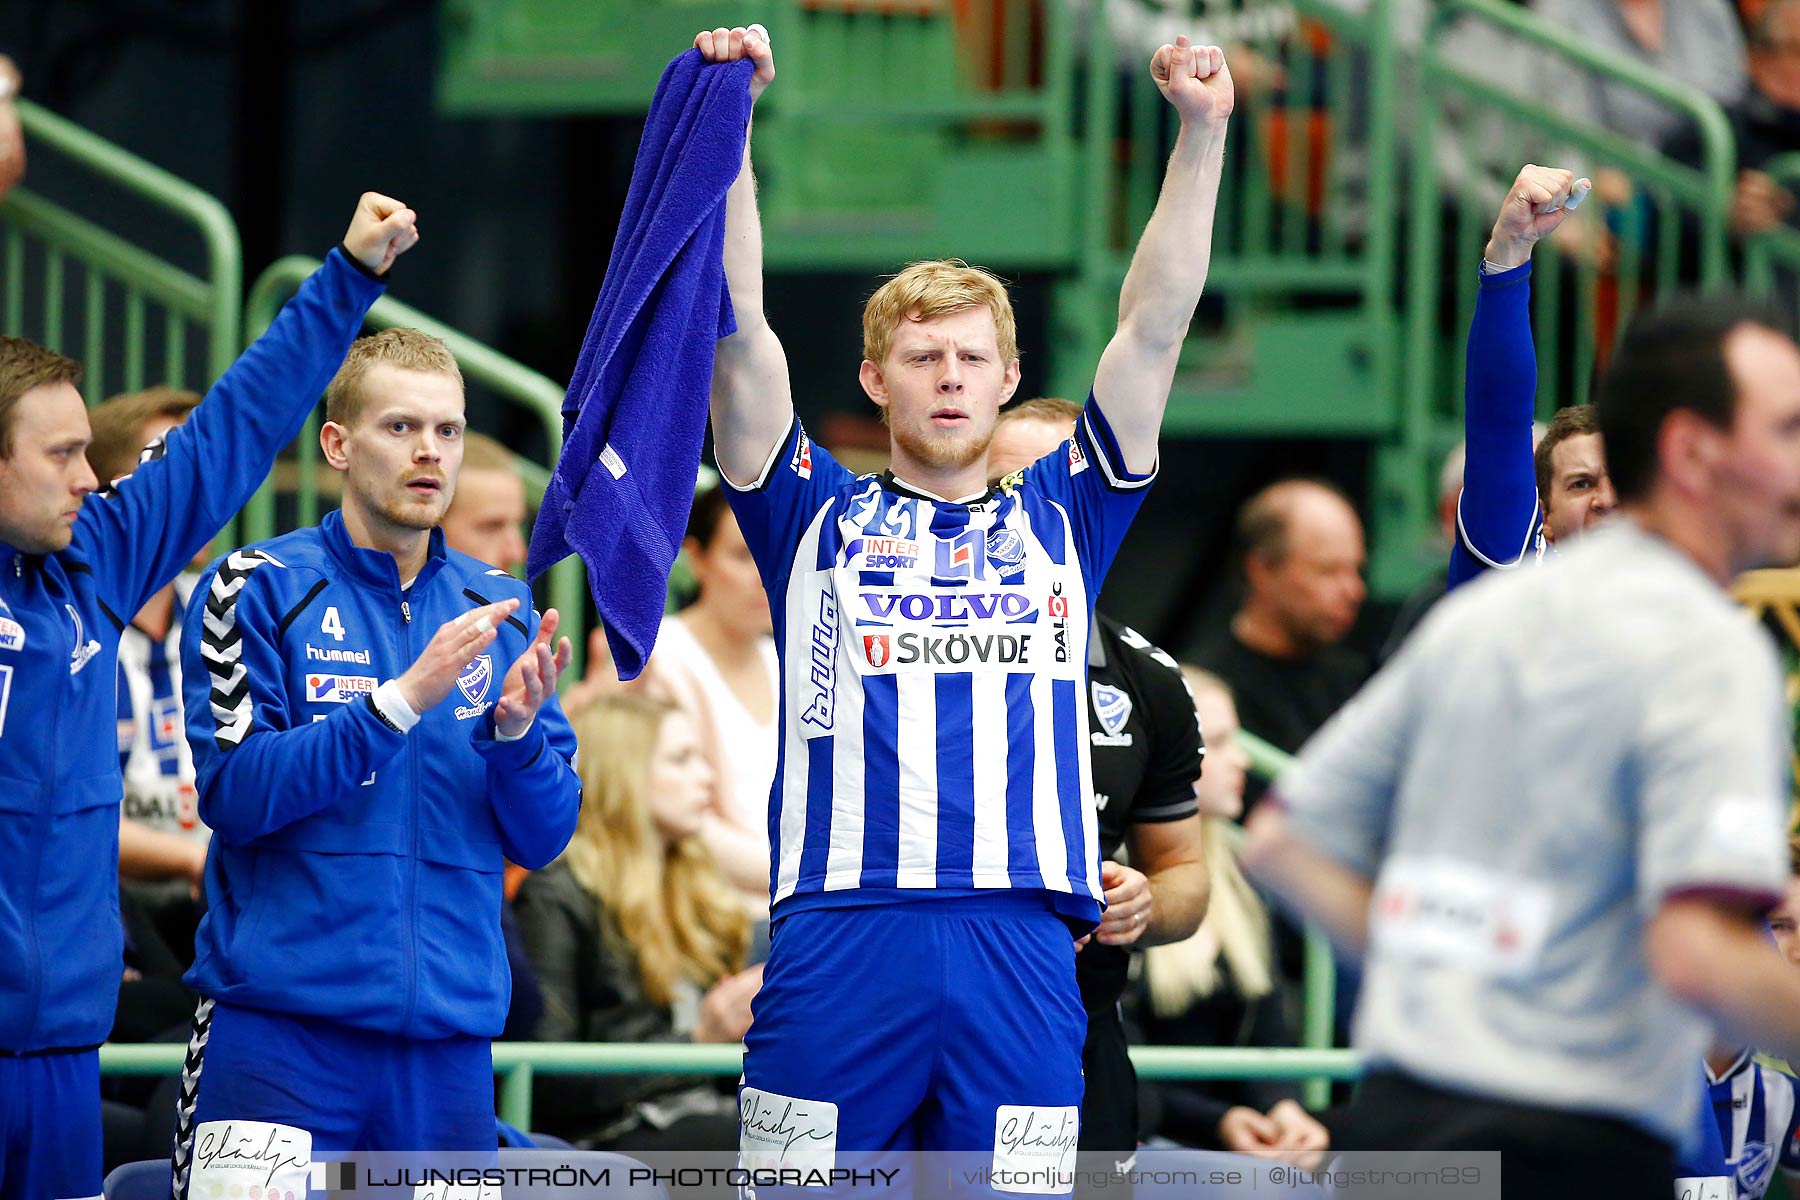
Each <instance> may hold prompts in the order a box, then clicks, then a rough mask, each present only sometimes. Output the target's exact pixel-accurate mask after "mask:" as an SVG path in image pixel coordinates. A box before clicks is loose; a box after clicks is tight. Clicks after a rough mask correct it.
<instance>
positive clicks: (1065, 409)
mask: <svg viewBox="0 0 1800 1200" xmlns="http://www.w3.org/2000/svg"><path fill="white" fill-rule="evenodd" d="M1079 420H1081V405H1079V404H1077V403H1075V402H1074V401H1073V400H1065V399H1063V398H1062V397H1061V396H1033V397H1032V398H1031V399H1029V400H1021V401H1019V402H1018V403H1017V404H1014V405H1011V406H1010V407H1007V408H1003V409H1001V410H1000V415H999V416H998V417H996V418H995V419H994V425H995V427H996V428H997V427H999V426H1001V425H1004V424H1006V423H1007V422H1008V421H1054V422H1056V423H1058V424H1060V423H1062V422H1063V421H1067V422H1069V423H1070V424H1071V425H1073V424H1074V423H1075V422H1077V421H1079Z"/></svg>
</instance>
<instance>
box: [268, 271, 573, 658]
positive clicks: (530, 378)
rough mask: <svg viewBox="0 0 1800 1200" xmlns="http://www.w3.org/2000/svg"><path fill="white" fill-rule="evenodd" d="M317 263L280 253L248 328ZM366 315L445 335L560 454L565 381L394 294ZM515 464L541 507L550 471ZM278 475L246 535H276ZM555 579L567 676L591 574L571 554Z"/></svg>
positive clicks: (304, 488) (473, 373)
mask: <svg viewBox="0 0 1800 1200" xmlns="http://www.w3.org/2000/svg"><path fill="white" fill-rule="evenodd" d="M318 266H319V261H318V260H317V259H313V258H305V257H302V256H298V255H296V256H291V257H288V258H284V259H281V260H280V261H278V262H276V263H275V264H273V265H272V266H270V267H269V269H268V270H266V271H264V272H263V273H262V275H261V276H260V277H258V279H257V281H256V283H255V285H254V286H253V287H252V288H251V289H250V298H249V301H248V303H247V304H246V305H245V316H244V325H245V332H246V334H247V335H248V336H249V337H251V338H255V337H257V336H259V335H260V334H261V333H262V331H263V330H265V329H267V328H268V327H269V324H270V322H272V321H273V320H274V319H275V314H276V313H277V312H279V311H280V309H281V305H282V304H283V303H284V302H285V301H286V300H287V298H288V297H290V296H292V295H293V294H294V293H295V292H296V291H297V290H298V289H299V287H300V284H301V282H302V281H303V280H305V278H306V277H307V276H308V275H310V274H312V273H313V271H315V270H317V269H318ZM365 323H366V324H367V325H369V326H371V327H373V328H375V329H388V328H392V327H394V326H406V327H409V328H412V329H418V330H422V331H424V332H425V333H429V334H431V335H432V336H433V337H436V338H440V339H442V340H443V342H444V344H445V345H446V346H448V347H449V348H450V352H451V353H452V354H454V355H455V356H456V361H457V364H458V365H459V366H460V367H461V368H462V372H463V377H464V379H465V380H466V381H468V382H471V383H474V384H477V385H479V386H481V387H483V388H485V389H486V390H487V391H488V392H490V393H491V394H493V395H494V396H496V397H498V398H499V399H500V400H502V401H504V402H506V403H508V404H511V405H515V406H517V407H520V408H523V409H524V410H525V411H526V412H528V413H529V414H530V415H531V417H532V418H533V419H534V420H535V421H536V422H537V423H538V424H539V426H540V427H541V428H542V429H543V431H544V438H545V442H546V445H547V446H548V447H549V451H548V452H549V457H550V459H551V460H552V461H554V460H555V458H556V455H557V453H558V452H559V451H560V450H561V449H562V403H563V395H564V391H565V389H564V387H563V385H561V384H559V383H557V382H556V381H555V380H552V379H550V378H548V377H547V376H544V375H540V374H539V373H538V372H536V371H533V370H531V369H530V368H529V367H527V366H525V365H524V364H522V363H519V362H516V361H515V360H513V359H510V358H508V357H506V356H505V355H504V354H501V353H499V352H498V351H496V350H494V349H493V348H492V347H490V346H487V345H485V344H483V343H481V342H478V341H476V340H475V339H474V338H472V337H470V336H468V335H467V334H465V333H462V332H460V331H458V330H456V329H452V328H451V327H450V326H448V325H445V324H444V323H443V322H441V321H438V320H436V319H434V318H432V317H429V316H427V315H426V314H424V313H422V312H420V311H419V310H418V309H415V308H412V307H409V306H408V305H405V304H402V303H401V302H400V301H398V300H395V299H394V298H393V297H391V296H383V297H382V298H381V299H379V300H377V301H376V302H375V304H374V306H373V307H372V308H370V310H369V314H368V317H367V318H366V319H365ZM320 420H321V414H320V413H319V412H314V413H313V415H312V416H311V417H310V418H309V419H308V420H307V423H306V427H305V429H304V430H302V431H301V434H300V436H299V438H298V439H297V440H296V441H295V443H294V447H293V453H292V459H291V462H292V465H293V468H294V470H293V475H292V481H293V488H292V490H293V493H294V498H295V511H294V526H295V527H296V528H297V527H302V526H307V525H312V524H314V523H316V522H317V521H318V519H319V510H320V497H319V490H320V489H319V483H320V479H321V478H322V476H323V474H324V471H325V470H326V469H325V468H322V467H321V463H320V455H319V423H320ZM515 465H516V466H517V467H518V470H519V474H520V476H521V477H522V478H523V479H524V480H525V492H526V498H527V500H528V501H529V503H530V505H531V506H532V509H533V511H534V512H535V510H536V506H537V504H538V503H539V502H541V501H542V500H543V496H544V486H545V484H546V483H548V482H549V479H550V471H549V469H548V468H547V467H545V466H544V465H543V464H541V463H536V462H533V461H531V460H530V459H528V458H525V457H524V456H522V455H520V456H516V458H515ZM281 474H282V465H281V464H277V467H276V476H280V475H281ZM276 476H272V477H271V478H270V479H269V480H268V481H266V482H265V483H264V484H263V486H262V487H261V488H260V489H259V490H258V491H257V493H256V495H255V496H254V497H252V498H251V500H250V503H249V504H248V505H246V506H245V508H244V526H245V530H246V536H245V538H244V540H245V541H256V540H258V539H261V538H266V537H273V536H274V535H275V533H276V532H277V529H276V525H277V519H276V518H277V510H276V493H277V491H278V490H279V489H278V485H277V483H276ZM548 580H549V582H548V589H549V602H550V604H551V605H552V606H553V607H555V608H556V609H558V610H560V612H561V615H562V629H563V631H564V632H565V633H567V635H568V637H569V640H570V641H571V642H572V643H573V646H574V651H575V661H574V662H573V663H572V664H571V666H570V669H569V671H568V673H567V674H565V676H564V678H565V679H566V680H567V679H579V678H580V677H581V670H582V664H583V663H584V661H585V659H586V654H587V639H586V629H587V616H586V614H587V592H586V580H587V574H586V571H585V569H584V568H583V566H582V562H581V560H580V559H579V558H578V557H576V556H574V555H571V556H570V557H568V558H566V559H564V560H563V561H562V562H560V563H558V564H557V565H556V566H554V567H552V568H551V569H550V573H549V577H548Z"/></svg>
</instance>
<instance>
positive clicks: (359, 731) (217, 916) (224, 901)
mask: <svg viewBox="0 0 1800 1200" xmlns="http://www.w3.org/2000/svg"><path fill="white" fill-rule="evenodd" d="M508 597H517V598H518V599H519V601H520V607H519V609H518V610H517V611H516V612H515V613H514V614H513V615H512V616H510V617H508V618H507V619H506V620H505V621H504V622H503V623H502V624H501V625H500V630H499V636H498V637H497V638H496V639H495V640H494V642H493V643H492V644H491V645H490V646H489V647H488V648H487V649H486V650H484V651H482V653H481V654H480V655H479V656H478V657H477V658H476V659H475V661H474V662H473V663H471V664H470V665H469V667H468V668H467V669H466V670H464V671H463V673H462V675H461V677H460V678H459V679H458V680H457V682H456V686H454V687H452V688H451V689H450V694H449V695H448V696H447V697H445V699H444V700H443V701H442V702H440V703H439V704H438V705H437V706H436V707H434V708H432V709H431V710H430V711H428V712H426V713H425V714H424V715H423V717H422V719H421V720H420V721H419V723H418V724H417V725H415V726H414V727H413V728H412V729H411V730H409V731H408V732H406V733H404V734H403V733H400V732H398V731H397V730H396V729H394V728H393V727H392V726H390V725H389V724H388V723H387V722H386V721H384V720H383V719H382V718H381V716H380V715H378V713H377V711H376V709H375V705H374V703H373V701H372V699H371V694H372V693H373V692H374V690H375V688H376V687H377V686H379V685H380V684H381V683H382V682H384V681H386V680H389V679H393V678H396V677H397V676H399V675H400V674H402V673H403V672H404V671H405V670H406V669H407V668H408V667H409V666H411V665H412V663H413V662H414V660H416V659H417V658H418V656H419V655H420V653H421V652H423V651H424V649H425V646H426V644H427V643H428V642H430V641H431V638H432V636H433V635H434V634H435V633H436V632H437V631H438V628H439V626H441V625H443V624H444V622H446V621H449V620H451V619H452V618H454V617H458V616H461V615H462V614H463V613H466V612H468V611H469V610H470V609H473V608H479V607H481V606H482V605H484V604H489V603H492V602H494V601H498V600H504V599H506V598H508ZM537 623H538V617H537V614H536V613H535V612H533V611H532V609H531V594H530V591H529V590H528V589H527V588H526V586H525V585H524V584H523V583H521V582H520V581H519V580H517V579H514V578H513V577H512V576H510V575H508V574H506V573H505V572H504V571H495V570H492V569H490V568H489V567H488V565H487V564H486V563H482V562H478V561H476V560H475V559H473V558H470V557H469V556H468V555H466V554H459V553H457V552H456V551H454V550H449V551H447V550H446V549H445V548H444V535H443V533H442V531H440V530H435V529H434V530H432V532H431V554H430V557H429V559H428V560H427V561H426V564H425V567H424V569H423V570H421V571H420V572H419V575H418V577H417V578H416V579H415V580H413V583H412V586H411V587H410V588H409V589H407V590H406V591H402V590H401V588H400V576H399V572H398V570H397V569H396V567H395V563H394V558H393V556H392V555H391V554H387V553H385V552H382V551H377V550H365V549H361V548H359V547H357V546H355V545H353V544H352V543H351V541H350V538H349V536H348V534H347V533H346V532H345V529H344V522H343V518H342V517H340V516H339V515H338V514H337V513H335V512H334V513H331V514H330V515H328V516H327V517H326V518H325V520H324V522H323V523H322V524H321V525H320V526H319V527H318V528H316V529H302V530H299V531H297V532H294V533H290V534H286V535H284V536H282V537H278V538H275V539H274V540H272V541H268V542H263V543H260V544H259V545H256V546H252V547H249V548H246V549H243V550H238V551H234V552H232V553H231V554H228V555H226V556H225V557H224V558H222V559H220V560H219V561H218V562H216V563H214V564H213V565H212V566H211V567H210V568H209V569H208V570H207V573H206V574H205V575H203V576H202V577H201V581H200V584H199V586H198V587H196V588H195V589H194V596H193V600H192V602H191V603H190V605H189V608H188V613H187V619H186V623H185V625H184V626H183V630H182V639H181V641H182V644H181V672H182V690H183V692H184V694H185V698H186V704H187V733H188V743H189V745H190V746H192V748H193V752H194V769H195V772H196V774H197V775H198V780H197V786H198V788H199V791H200V816H201V819H202V820H204V821H205V822H206V823H207V824H208V825H210V826H211V827H212V830H213V841H212V849H211V851H210V853H209V854H208V855H207V860H206V897H207V903H208V911H207V915H206V919H205V920H204V921H202V922H201V925H200V932H199V935H198V937H197V938H196V945H195V951H196V958H195V961H194V966H193V969H192V970H191V971H189V972H188V974H187V982H188V983H189V984H191V985H192V986H193V987H194V988H195V989H196V990H198V991H199V992H200V993H201V994H203V995H206V996H210V997H212V998H213V999H215V1000H217V1001H220V1002H221V1003H225V1004H234V1005H241V1006H244V1007H247V1008H256V1009H263V1010H266V1011H272V1012H280V1013H288V1014H292V1015H295V1016H307V1017H317V1018H320V1019H323V1020H328V1021H333V1022H337V1023H339V1024H343V1025H349V1026H354V1027H357V1028H361V1029H374V1030H379V1031H382V1032H385V1033H392V1034H395V1035H398V1036H403V1037H413V1038H437V1037H449V1036H452V1035H470V1036H476V1037H490V1038H491V1037H498V1036H499V1035H500V1030H501V1027H502V1026H503V1025H505V1023H506V1006H507V1000H508V997H509V995H510V991H511V974H510V972H509V971H508V969H507V964H506V946H505V942H504V940H503V939H502V937H501V932H500V905H501V903H502V899H501V890H500V880H501V872H502V870H503V869H504V867H505V861H504V860H505V859H511V860H512V861H513V862H516V863H518V864H520V865H521V866H525V867H531V868H537V867H541V866H544V865H545V864H546V863H548V862H549V861H550V860H551V859H553V858H555V857H556V856H557V855H558V854H559V853H561V852H562V848H563V846H564V845H566V844H567V843H568V840H569V837H570V835H571V834H573V833H574V831H575V817H576V814H577V812H578V811H579V809H580V806H581V785H580V783H579V781H578V780H577V778H576V775H575V770H574V766H573V760H574V757H575V735H574V734H573V733H572V732H571V731H570V729H569V723H568V721H567V720H566V719H564V717H563V713H562V708H561V706H560V705H559V704H558V702H557V700H556V698H555V696H554V695H553V696H551V698H550V699H549V700H548V701H546V702H545V704H544V706H543V708H541V709H540V710H539V711H538V714H537V718H536V720H534V721H533V722H532V725H531V728H530V729H528V730H527V731H526V733H525V736H524V737H523V738H521V739H519V740H517V741H512V742H501V741H496V740H495V738H494V719H493V706H494V704H495V702H496V701H498V700H499V698H500V690H501V684H502V681H503V680H504V679H505V677H506V673H507V671H508V669H509V668H511V666H512V664H513V661H514V660H515V659H517V658H518V657H519V655H520V654H521V653H522V652H523V651H524V650H525V648H526V647H527V646H528V645H530V643H531V639H532V637H533V636H535V635H536V633H537Z"/></svg>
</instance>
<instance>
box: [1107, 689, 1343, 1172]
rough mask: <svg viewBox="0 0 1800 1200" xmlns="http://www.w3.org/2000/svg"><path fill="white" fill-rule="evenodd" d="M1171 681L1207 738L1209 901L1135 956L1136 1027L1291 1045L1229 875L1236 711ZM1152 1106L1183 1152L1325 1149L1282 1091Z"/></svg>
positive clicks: (1242, 890) (1233, 873)
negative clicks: (1184, 926)
mask: <svg viewBox="0 0 1800 1200" xmlns="http://www.w3.org/2000/svg"><path fill="white" fill-rule="evenodd" d="M1181 673H1182V677H1183V678H1184V679H1186V680H1187V685H1188V690H1189V691H1190V692H1192V693H1193V696H1194V708H1195V711H1196V712H1197V713H1198V715H1199V718H1200V728H1201V730H1202V732H1203V734H1204V736H1205V738H1206V769H1205V770H1204V772H1202V774H1201V776H1200V779H1199V781H1198V782H1197V783H1196V784H1195V785H1194V792H1195V796H1196V798H1197V799H1198V800H1199V802H1200V817H1201V821H1202V823H1203V825H1204V829H1205V839H1206V873H1207V878H1208V879H1210V880H1211V881H1212V899H1211V902H1210V904H1209V905H1208V906H1207V910H1206V919H1205V920H1204V921H1203V922H1201V925H1200V929H1199V932H1197V933H1195V934H1194V936H1193V937H1191V938H1189V939H1187V940H1186V941H1183V942H1175V943H1172V944H1170V945H1166V946H1152V947H1151V948H1149V949H1148V950H1146V951H1144V954H1143V958H1142V964H1143V966H1142V971H1143V978H1142V980H1141V982H1142V985H1143V986H1142V988H1141V992H1140V1007H1141V1012H1140V1024H1141V1026H1142V1028H1143V1031H1144V1033H1145V1040H1146V1041H1148V1042H1150V1043H1151V1044H1154V1045H1183V1046H1283V1045H1292V1044H1294V1031H1295V1029H1296V1021H1295V1018H1294V1013H1293V1005H1292V1002H1291V997H1289V996H1288V995H1286V993H1285V991H1284V990H1283V989H1282V988H1281V987H1280V986H1279V983H1278V980H1277V979H1276V976H1275V968H1274V953H1273V947H1272V944H1271V941H1270V936H1269V914H1268V910H1267V909H1266V908H1264V906H1263V902H1262V898H1261V897H1260V896H1258V895H1257V893H1256V890H1255V889H1254V888H1253V887H1251V886H1250V883H1249V882H1248V881H1247V880H1246V879H1245V878H1244V874H1243V871H1242V870H1241V869H1240V868H1239V866H1238V859H1237V844H1238V839H1239V838H1240V836H1241V833H1240V831H1239V829H1238V826H1237V823H1236V822H1237V819H1238V818H1239V817H1240V816H1242V814H1243V811H1244V778H1245V772H1246V771H1247V770H1248V768H1249V766H1250V756H1249V755H1248V754H1247V753H1245V751H1244V747H1243V746H1242V745H1241V744H1240V743H1239V741H1238V716H1237V705H1236V704H1235V703H1234V702H1233V700H1232V696H1231V690H1230V688H1228V687H1227V686H1226V685H1225V683H1224V681H1223V680H1221V679H1219V677H1218V676H1216V675H1213V674H1212V673H1211V672H1208V671H1203V670H1200V669H1199V668H1198V667H1192V666H1183V667H1182V669H1181ZM1155 1099H1156V1100H1157V1101H1159V1102H1160V1103H1159V1104H1153V1105H1152V1106H1151V1110H1152V1111H1153V1112H1155V1111H1157V1110H1158V1109H1160V1112H1159V1114H1158V1116H1157V1117H1156V1119H1155V1129H1156V1132H1157V1133H1159V1134H1161V1135H1162V1136H1164V1137H1167V1138H1170V1139H1172V1140H1174V1141H1177V1142H1181V1143H1184V1144H1187V1145H1195V1146H1204V1147H1209V1148H1217V1149H1224V1150H1236V1151H1240V1152H1245V1153H1250V1152H1262V1153H1268V1152H1285V1153H1287V1154H1291V1155H1294V1156H1296V1157H1297V1160H1298V1161H1304V1160H1306V1159H1309V1158H1312V1157H1314V1156H1316V1155H1317V1154H1318V1153H1319V1152H1320V1151H1323V1150H1324V1149H1325V1148H1326V1146H1327V1145H1328V1144H1329V1135H1328V1134H1327V1133H1326V1130H1325V1127H1324V1126H1322V1125H1320V1124H1319V1122H1318V1121H1316V1120H1315V1119H1313V1117H1312V1116H1311V1115H1310V1114H1309V1113H1307V1111H1306V1110H1305V1109H1303V1108H1301V1107H1300V1105H1299V1103H1298V1102H1297V1101H1296V1100H1295V1099H1294V1097H1293V1095H1292V1094H1291V1093H1289V1092H1287V1091H1286V1089H1281V1088H1275V1089H1271V1088H1259V1087H1258V1086H1257V1085H1255V1084H1244V1085H1235V1086H1234V1085H1229V1084H1227V1085H1222V1086H1221V1085H1219V1084H1163V1085H1161V1087H1160V1089H1159V1092H1158V1094H1157V1095H1156V1097H1155ZM1271 1105H1273V1106H1272V1107H1270V1106H1271ZM1265 1108H1266V1109H1267V1112H1264V1111H1262V1110H1263V1109H1265Z"/></svg>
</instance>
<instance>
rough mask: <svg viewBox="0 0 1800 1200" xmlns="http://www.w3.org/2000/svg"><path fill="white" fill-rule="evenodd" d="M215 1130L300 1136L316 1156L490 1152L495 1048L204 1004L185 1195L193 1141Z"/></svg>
mask: <svg viewBox="0 0 1800 1200" xmlns="http://www.w3.org/2000/svg"><path fill="white" fill-rule="evenodd" d="M213 1121H230V1122H235V1123H242V1122H266V1123H268V1124H270V1125H278V1126H287V1127H289V1128H291V1129H296V1130H304V1131H305V1132H306V1133H307V1134H310V1135H311V1143H312V1153H313V1154H314V1155H320V1154H325V1155H330V1154H338V1153H343V1152H347V1151H352V1150H388V1151H422V1150H465V1151H492V1150H494V1149H495V1148H496V1147H497V1145H498V1143H499V1136H498V1133H497V1132H496V1130H497V1128H498V1127H497V1126H496V1125H495V1123H494V1065H493V1053H492V1046H491V1043H490V1042H489V1040H488V1039H487V1038H480V1037H453V1038H435V1039H430V1040H421V1039H415V1038H403V1037H397V1036H395V1035H393V1034H388V1033H376V1032H373V1031H371V1030H367V1029H352V1028H350V1027H349V1026H346V1025H338V1024H334V1023H332V1022H330V1021H322V1020H319V1019H318V1018H316V1017H297V1016H289V1015H284V1014H281V1013H269V1012H261V1011H258V1010H256V1009H251V1008H232V1007H229V1006H227V1005H223V1004H214V1003H213V1002H212V1001H211V1000H202V1001H201V1002H200V1008H199V1011H198V1012H197V1013H196V1014H195V1019H194V1036H193V1039H192V1040H191V1041H189V1043H188V1053H187V1064H186V1066H185V1068H184V1069H183V1071H182V1087H181V1099H180V1101H179V1108H178V1110H177V1112H176V1120H175V1151H174V1154H175V1171H176V1184H177V1189H178V1194H180V1195H186V1194H187V1185H188V1182H189V1179H190V1169H191V1168H192V1167H193V1166H194V1165H195V1150H196V1133H197V1132H198V1131H199V1130H200V1127H201V1126H202V1125H205V1124H207V1123H208V1122H213ZM202 1157H204V1156H202ZM271 1194H274V1193H273V1192H271Z"/></svg>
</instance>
